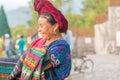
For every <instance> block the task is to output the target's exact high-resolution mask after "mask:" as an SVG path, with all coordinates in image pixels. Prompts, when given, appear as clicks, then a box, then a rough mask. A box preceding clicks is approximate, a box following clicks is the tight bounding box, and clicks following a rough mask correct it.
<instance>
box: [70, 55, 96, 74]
mask: <svg viewBox="0 0 120 80" xmlns="http://www.w3.org/2000/svg"><path fill="white" fill-rule="evenodd" d="M73 59H74V60H75V62H74V61H72V63H73V68H74V71H79V73H88V72H92V71H93V68H94V62H93V61H92V59H89V58H87V56H85V55H82V56H80V57H79V58H78V57H77V58H76V57H75V58H73ZM76 59H78V60H76ZM80 61H81V63H80V64H79V63H78V64H77V62H80Z"/></svg>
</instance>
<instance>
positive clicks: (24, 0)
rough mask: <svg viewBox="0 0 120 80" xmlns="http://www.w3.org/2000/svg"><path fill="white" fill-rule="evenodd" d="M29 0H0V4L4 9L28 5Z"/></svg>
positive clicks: (8, 9)
mask: <svg viewBox="0 0 120 80" xmlns="http://www.w3.org/2000/svg"><path fill="white" fill-rule="evenodd" d="M29 1H31V0H0V5H3V6H4V9H5V11H10V10H13V9H17V8H19V7H22V6H28V2H29Z"/></svg>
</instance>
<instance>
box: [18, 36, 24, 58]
mask: <svg viewBox="0 0 120 80" xmlns="http://www.w3.org/2000/svg"><path fill="white" fill-rule="evenodd" d="M24 48H25V39H24V36H23V35H20V38H19V39H18V55H19V56H20V55H21V54H22V53H23V52H24Z"/></svg>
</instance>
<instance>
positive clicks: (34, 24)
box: [28, 0, 38, 27]
mask: <svg viewBox="0 0 120 80" xmlns="http://www.w3.org/2000/svg"><path fill="white" fill-rule="evenodd" d="M29 6H30V9H31V13H32V20H29V21H28V25H29V27H37V26H38V23H37V21H38V13H37V12H35V10H34V8H33V0H32V1H31V2H29Z"/></svg>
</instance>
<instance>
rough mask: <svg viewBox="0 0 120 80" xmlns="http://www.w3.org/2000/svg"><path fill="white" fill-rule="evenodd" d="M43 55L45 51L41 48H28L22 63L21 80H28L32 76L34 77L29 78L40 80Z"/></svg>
mask: <svg viewBox="0 0 120 80" xmlns="http://www.w3.org/2000/svg"><path fill="white" fill-rule="evenodd" d="M45 53H46V51H45V49H43V48H39V49H38V48H30V50H28V51H27V52H26V57H25V59H24V61H23V68H22V75H21V80H29V78H30V76H31V75H32V74H34V75H32V76H31V78H34V80H37V79H40V72H41V64H42V61H43V56H44V55H45ZM36 66H37V68H36ZM34 69H35V70H34ZM32 72H33V73H32Z"/></svg>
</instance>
